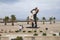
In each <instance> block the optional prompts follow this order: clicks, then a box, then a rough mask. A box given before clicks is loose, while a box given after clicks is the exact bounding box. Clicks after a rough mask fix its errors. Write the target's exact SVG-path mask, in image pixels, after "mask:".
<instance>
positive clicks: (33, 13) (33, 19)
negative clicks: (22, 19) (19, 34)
mask: <svg viewBox="0 0 60 40" xmlns="http://www.w3.org/2000/svg"><path fill="white" fill-rule="evenodd" d="M38 12H39V9H38V8H37V7H36V8H35V9H32V10H31V15H30V16H29V19H30V21H31V25H32V27H33V28H37V20H36V18H37V13H38Z"/></svg>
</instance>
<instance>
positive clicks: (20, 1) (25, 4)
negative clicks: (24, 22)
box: [0, 0, 60, 19]
mask: <svg viewBox="0 0 60 40" xmlns="http://www.w3.org/2000/svg"><path fill="white" fill-rule="evenodd" d="M35 7H38V8H39V10H40V11H39V13H38V15H37V16H38V17H39V18H40V19H41V17H46V18H47V19H48V18H49V17H51V16H54V17H56V19H60V18H59V17H60V0H0V18H4V17H5V16H9V17H10V15H12V14H14V15H16V17H17V19H26V17H27V16H28V15H29V14H30V11H31V10H32V9H33V8H35Z"/></svg>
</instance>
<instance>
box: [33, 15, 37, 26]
mask: <svg viewBox="0 0 60 40" xmlns="http://www.w3.org/2000/svg"><path fill="white" fill-rule="evenodd" d="M34 22H35V23H34V24H35V27H37V20H36V15H35V16H34Z"/></svg>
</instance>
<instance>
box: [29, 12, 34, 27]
mask: <svg viewBox="0 0 60 40" xmlns="http://www.w3.org/2000/svg"><path fill="white" fill-rule="evenodd" d="M29 20H30V22H31V26H32V27H34V23H33V21H34V18H33V14H32V13H31V14H30V15H29Z"/></svg>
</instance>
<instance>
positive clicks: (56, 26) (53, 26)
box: [0, 22, 60, 36]
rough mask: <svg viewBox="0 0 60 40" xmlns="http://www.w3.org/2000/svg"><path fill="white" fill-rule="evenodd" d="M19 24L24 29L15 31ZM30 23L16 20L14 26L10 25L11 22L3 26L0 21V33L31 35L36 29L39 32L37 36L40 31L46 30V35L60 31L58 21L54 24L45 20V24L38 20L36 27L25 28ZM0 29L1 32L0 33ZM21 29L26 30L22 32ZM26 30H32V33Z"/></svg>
mask: <svg viewBox="0 0 60 40" xmlns="http://www.w3.org/2000/svg"><path fill="white" fill-rule="evenodd" d="M19 25H23V27H24V29H22V31H21V32H19V33H16V32H15V31H16V30H18V29H19ZM29 26H30V24H29V25H28V24H27V22H17V23H15V25H14V26H12V25H11V23H7V25H6V26H5V25H4V23H0V34H2V35H3V36H4V35H5V36H6V35H13V34H14V35H16V36H18V35H21V34H23V35H27V36H28V35H32V34H34V30H37V32H36V33H37V34H39V36H41V33H40V31H43V32H46V33H47V35H48V36H51V35H52V34H53V33H56V34H57V35H58V33H59V32H60V22H56V23H55V24H54V23H53V24H49V22H46V23H45V24H42V22H38V27H39V28H38V29H31V28H26V27H29ZM45 28H48V30H47V31H46V30H45ZM1 31H2V32H3V33H1ZM5 31H7V33H5ZM9 31H13V32H12V33H9ZM23 31H26V32H25V33H23ZM28 31H32V33H28ZM23 35H22V36H23Z"/></svg>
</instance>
